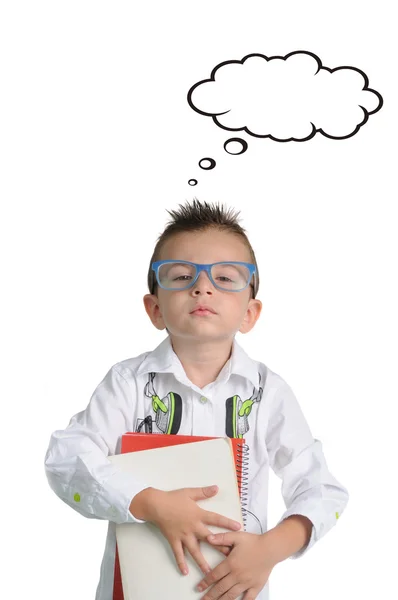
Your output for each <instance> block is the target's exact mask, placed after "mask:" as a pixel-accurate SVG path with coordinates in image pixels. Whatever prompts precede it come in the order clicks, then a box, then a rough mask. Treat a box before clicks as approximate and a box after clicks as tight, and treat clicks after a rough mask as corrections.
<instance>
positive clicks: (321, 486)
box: [266, 382, 349, 559]
mask: <svg viewBox="0 0 398 600" xmlns="http://www.w3.org/2000/svg"><path fill="white" fill-rule="evenodd" d="M266 442H267V449H268V456H269V461H270V466H271V468H272V470H273V471H274V473H275V474H276V475H277V476H278V477H279V478H280V479H282V496H283V500H284V502H285V506H286V511H285V512H284V513H283V515H282V517H281V518H280V519H279V521H278V523H277V525H279V523H281V522H282V521H283V520H284V519H286V518H287V517H289V516H291V515H303V516H305V517H307V518H308V519H309V520H310V521H311V522H312V525H313V526H312V532H311V537H310V540H309V542H308V544H307V545H306V546H305V547H303V548H302V549H301V550H299V551H298V552H296V553H295V554H293V555H291V556H290V558H292V559H297V558H299V557H301V556H303V555H304V554H305V553H306V552H308V550H309V549H310V548H311V547H312V546H313V545H314V544H315V542H317V541H318V540H320V539H321V537H323V536H324V535H325V534H326V533H327V532H328V531H329V530H330V529H331V528H332V527H333V526H334V525H335V523H336V521H337V519H338V518H339V517H340V516H341V515H342V513H343V512H344V510H345V507H346V505H347V502H348V497H349V496H348V492H347V489H346V488H345V487H344V486H343V485H341V483H339V482H338V481H337V479H335V477H334V476H333V475H332V474H331V472H330V471H329V469H328V467H327V464H326V459H325V456H324V454H323V450H322V443H321V442H320V441H319V440H317V439H314V438H313V436H312V434H311V431H310V428H309V426H308V424H307V421H306V420H305V417H304V415H303V412H302V410H301V408H300V406H299V403H298V401H297V399H296V397H295V395H294V393H293V391H292V389H291V388H290V387H289V386H288V385H287V384H286V382H284V383H283V385H282V386H281V387H280V388H279V389H278V390H277V392H276V394H275V396H274V401H273V404H272V408H271V415H270V419H269V422H268V428H267V440H266Z"/></svg>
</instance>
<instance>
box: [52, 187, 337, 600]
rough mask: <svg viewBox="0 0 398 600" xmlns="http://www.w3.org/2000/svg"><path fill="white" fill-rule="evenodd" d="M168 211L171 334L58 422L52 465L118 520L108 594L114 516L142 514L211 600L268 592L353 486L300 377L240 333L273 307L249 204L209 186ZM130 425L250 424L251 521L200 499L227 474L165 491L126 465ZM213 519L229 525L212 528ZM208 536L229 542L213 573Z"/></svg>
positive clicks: (221, 544) (173, 429) (81, 504)
mask: <svg viewBox="0 0 398 600" xmlns="http://www.w3.org/2000/svg"><path fill="white" fill-rule="evenodd" d="M169 214H171V215H172V217H173V220H172V221H171V222H170V223H169V224H168V227H166V229H165V231H164V232H163V234H162V235H161V236H160V237H159V239H158V241H157V244H156V247H155V250H154V253H153V256H152V258H151V261H150V267H149V272H148V287H149V291H150V293H149V294H146V295H145V296H144V299H143V300H144V305H145V309H146V312H147V313H148V315H149V317H150V319H151V321H152V323H153V325H154V326H155V327H156V328H157V329H160V330H163V329H166V330H167V333H168V336H167V337H166V339H165V340H164V341H163V342H162V343H161V344H160V345H159V346H158V347H157V348H156V349H155V350H154V351H152V352H144V353H143V354H141V355H139V356H137V357H135V358H130V359H126V360H124V361H121V362H119V363H117V364H115V365H114V366H113V367H112V368H111V369H110V370H109V372H108V373H107V374H106V376H105V377H104V379H103V380H102V381H101V383H100V384H99V385H98V387H97V388H96V390H95V391H94V393H93V395H92V397H91V399H90V402H89V404H88V406H87V408H86V409H85V410H84V411H82V412H80V413H78V414H76V415H75V416H73V417H72V419H71V421H70V423H69V425H68V427H67V428H66V429H65V430H64V431H55V432H54V433H53V434H52V436H51V439H50V444H49V448H48V450H47V453H46V458H45V468H46V474H47V477H48V481H49V484H50V486H51V487H52V489H53V490H54V491H55V493H56V494H57V495H58V496H59V497H60V498H61V499H62V500H63V501H64V502H66V503H67V504H69V505H70V506H72V508H74V509H75V510H77V511H78V512H80V513H81V514H82V515H84V516H86V517H89V518H97V519H106V520H108V521H109V527H108V535H107V540H106V547H105V552H104V557H103V561H102V566H101V576H100V581H99V585H98V588H97V594H96V600H112V597H113V573H114V560H115V524H116V523H128V522H131V523H132V522H144V521H151V522H152V523H154V524H155V525H156V526H158V527H159V528H160V530H161V531H162V533H163V535H164V536H165V537H166V539H167V540H168V542H169V544H170V546H171V548H172V550H173V553H174V556H175V559H176V562H177V564H178V566H179V568H180V570H181V573H182V574H183V573H184V572H186V569H187V565H186V562H185V557H184V549H185V550H186V551H188V552H189V553H190V554H191V555H192V557H193V558H194V560H195V561H196V562H197V563H198V565H199V567H200V568H201V570H202V571H203V572H204V574H206V573H207V574H206V577H204V578H203V580H202V586H201V589H200V591H202V592H203V595H202V596H201V597H202V598H203V599H204V600H218V599H221V598H222V599H224V600H225V599H227V598H228V600H231V599H234V598H238V597H239V596H240V594H243V595H244V596H243V597H244V600H253V599H254V598H258V599H260V600H267V599H268V578H269V575H270V573H271V571H272V569H273V567H274V566H275V565H276V564H278V563H279V562H281V561H283V560H285V559H286V558H288V557H291V558H298V557H299V556H302V555H303V553H304V552H306V551H308V550H309V548H310V547H312V545H313V544H314V543H315V542H316V541H318V540H319V539H320V538H321V537H322V536H323V535H325V533H327V532H328V531H329V530H330V529H331V528H332V527H333V525H334V524H335V523H336V520H337V518H338V517H339V516H340V515H341V513H342V512H343V511H344V509H345V506H346V504H347V501H348V493H347V490H346V489H345V488H344V487H343V486H342V485H341V484H340V483H339V482H338V481H337V480H336V479H335V478H334V477H333V475H332V474H331V473H330V471H329V470H328V468H327V465H326V461H325V457H324V455H323V452H322V446H321V442H320V441H319V440H316V439H314V438H313V436H312V434H311V432H310V429H309V427H308V425H307V422H306V420H305V418H304V416H303V413H302V412H301V409H300V407H299V404H298V402H297V400H296V398H295V396H294V394H293V392H292V390H291V388H290V387H289V386H288V385H287V383H286V382H285V381H284V380H283V379H282V378H281V377H280V376H279V375H277V374H276V373H274V372H273V371H271V369H269V368H268V367H267V366H266V365H264V364H263V363H261V362H258V361H255V360H252V359H251V358H249V356H248V355H247V354H246V353H245V352H244V350H243V349H242V348H241V347H240V345H239V344H238V343H237V342H236V340H235V334H236V333H237V332H238V331H240V332H241V333H247V332H249V331H250V330H251V329H252V328H253V327H254V325H255V323H256V321H257V319H258V318H259V316H260V312H261V308H262V305H261V302H260V300H258V299H256V295H257V292H258V287H259V273H258V267H257V262H256V258H255V255H254V252H253V249H252V247H251V245H250V243H249V240H248V239H247V237H246V234H245V231H244V229H243V228H242V227H241V226H240V225H239V224H238V223H237V218H236V217H237V215H233V214H230V213H229V212H226V211H225V210H224V209H223V208H220V207H219V206H211V205H209V204H207V203H203V204H200V203H199V201H198V200H197V199H194V201H193V202H192V204H191V205H189V203H187V205H186V206H185V207H181V211H180V212H177V211H169ZM126 431H146V432H148V433H150V432H154V433H161V432H162V433H164V434H168V433H172V434H189V435H206V436H223V437H225V436H229V437H244V438H245V439H246V443H247V444H248V446H249V448H250V471H249V477H248V505H247V510H245V513H244V518H245V521H246V527H245V531H238V529H240V525H239V524H238V523H235V522H233V521H231V520H229V519H227V518H226V517H224V516H222V515H217V514H215V513H210V512H208V511H206V510H205V509H204V508H200V507H199V506H198V504H197V503H196V502H197V501H198V500H199V499H205V498H206V497H209V496H211V495H213V494H215V493H217V488H214V489H212V488H204V489H181V490H175V491H170V492H165V491H162V490H157V489H154V488H152V487H151V485H150V482H142V481H137V480H136V479H135V478H134V477H133V476H130V475H127V474H125V473H121V472H120V471H118V470H117V468H116V467H115V466H113V465H112V464H111V462H110V461H108V459H107V456H108V455H113V454H118V453H119V452H120V440H121V436H122V434H123V433H125V432H126ZM269 467H271V468H272V469H273V471H274V472H275V473H276V474H277V475H278V477H280V478H281V479H282V495H283V498H284V501H285V504H286V508H287V510H286V511H285V513H284V514H283V515H282V517H281V519H280V521H279V522H278V524H277V525H276V526H275V527H274V528H272V529H270V530H267V529H268V528H267V495H268V489H267V481H268V469H269ZM214 483H215V484H216V483H217V482H214ZM202 506H205V503H204V504H202ZM209 525H219V526H222V527H224V528H226V529H228V530H230V531H229V532H228V533H225V534H218V535H216V536H214V538H213V539H211V538H210V537H209V535H210V534H211V531H210V529H209ZM199 540H202V541H206V542H207V543H212V544H215V546H216V547H217V548H219V549H220V551H221V552H223V554H224V558H223V560H222V561H221V562H220V564H219V565H218V566H217V567H216V568H215V569H214V570H213V571H212V572H210V573H209V572H208V571H209V567H208V565H207V564H206V562H205V560H204V557H203V555H202V553H201V552H200V546H199ZM198 584H199V582H198ZM209 586H210V587H209ZM206 590H207V591H206Z"/></svg>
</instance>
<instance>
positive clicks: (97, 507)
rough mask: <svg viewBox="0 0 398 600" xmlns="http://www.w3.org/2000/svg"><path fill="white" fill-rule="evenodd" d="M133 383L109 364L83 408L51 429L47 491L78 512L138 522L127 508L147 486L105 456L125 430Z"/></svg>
mask: <svg viewBox="0 0 398 600" xmlns="http://www.w3.org/2000/svg"><path fill="white" fill-rule="evenodd" d="M132 393H133V392H132V388H131V387H130V385H129V383H128V382H127V381H126V379H125V378H124V377H123V376H122V375H121V373H120V372H119V371H118V369H117V368H116V367H115V366H113V367H112V368H111V369H110V370H109V371H108V373H107V374H106V375H105V377H104V379H103V380H102V381H101V382H100V384H99V385H98V386H97V388H96V389H95V391H94V393H93V394H92V396H91V399H90V401H89V404H88V406H87V408H86V409H85V410H84V411H82V412H79V413H77V414H76V415H74V416H73V417H72V418H71V420H70V422H69V425H68V426H67V428H66V429H64V430H57V431H54V432H53V433H52V434H51V437H50V443H49V446H48V449H47V452H46V455H45V462H44V466H45V473H46V476H47V479H48V482H49V484H50V487H51V488H52V490H53V491H54V492H55V493H56V494H57V496H58V497H59V498H61V500H63V501H64V502H65V503H66V504H68V505H69V506H71V507H72V508H73V509H75V510H76V511H77V512H79V513H80V514H81V515H83V516H85V517H88V518H93V519H105V520H108V521H114V522H115V523H143V522H144V521H142V520H140V519H136V518H135V517H134V516H133V515H132V514H131V512H130V510H129V507H130V503H131V501H132V499H133V497H134V496H135V495H136V494H138V493H139V492H141V491H142V490H144V489H146V488H147V487H149V485H147V484H146V483H145V482H142V481H138V480H137V479H136V478H135V477H134V475H132V474H130V473H126V472H122V471H121V470H120V469H119V468H118V467H116V465H114V464H113V463H111V461H110V460H108V458H107V456H108V455H114V454H115V450H116V446H117V443H118V440H119V438H120V436H122V435H123V434H124V433H126V431H128V430H129V426H128V423H129V422H131V413H132V411H133V409H134V407H133V404H132Z"/></svg>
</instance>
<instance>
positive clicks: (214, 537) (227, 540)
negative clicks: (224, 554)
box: [207, 531, 238, 546]
mask: <svg viewBox="0 0 398 600" xmlns="http://www.w3.org/2000/svg"><path fill="white" fill-rule="evenodd" d="M237 535H238V534H236V533H232V532H231V533H230V532H229V531H227V532H226V533H216V534H211V535H208V536H207V540H208V541H209V542H210V543H211V544H215V545H221V546H233V545H234V544H235V542H236V536H237Z"/></svg>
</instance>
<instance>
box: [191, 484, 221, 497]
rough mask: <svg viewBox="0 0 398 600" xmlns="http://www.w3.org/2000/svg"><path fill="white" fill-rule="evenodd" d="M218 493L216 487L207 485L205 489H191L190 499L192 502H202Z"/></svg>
mask: <svg viewBox="0 0 398 600" xmlns="http://www.w3.org/2000/svg"><path fill="white" fill-rule="evenodd" d="M217 492H218V487H217V486H216V485H208V486H206V487H201V488H192V489H191V490H190V494H189V495H190V497H191V498H192V500H204V499H205V498H210V497H211V496H214V495H215V494H217Z"/></svg>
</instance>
